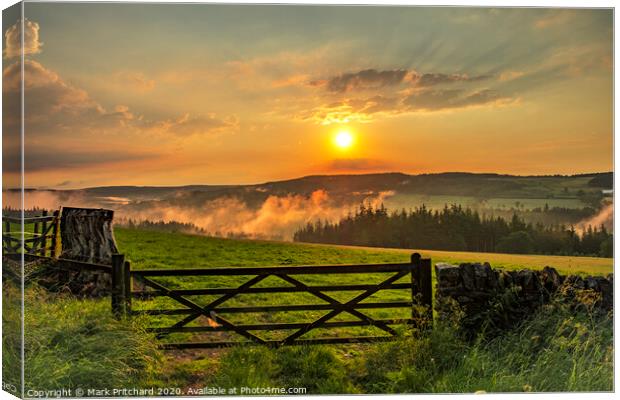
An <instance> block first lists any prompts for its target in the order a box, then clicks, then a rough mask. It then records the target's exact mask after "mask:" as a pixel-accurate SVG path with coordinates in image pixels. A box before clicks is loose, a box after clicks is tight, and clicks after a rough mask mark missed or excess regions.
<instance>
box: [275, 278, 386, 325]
mask: <svg viewBox="0 0 620 400" xmlns="http://www.w3.org/2000/svg"><path fill="white" fill-rule="evenodd" d="M277 276H278V277H279V278H280V279H283V280H285V281H286V282H288V283H291V284H293V285H295V286H296V287H298V288H300V289H304V290H305V291H307V292H308V293H312V294H313V295H315V296H316V297H318V298H319V299H321V300H325V301H326V302H328V303H330V304H332V305H333V306H335V307H342V306H343V304H342V303H341V302H339V301H338V300H336V299H334V298H333V297H331V296H329V295H327V294H325V293H323V292H321V291H320V290H316V289H314V288H311V287H310V286H308V285H306V284H305V283H303V282H300V281H299V280H297V279H295V278H292V277H290V276H288V275H286V274H278V275H277ZM346 311H347V312H348V313H349V314H351V315H353V316H355V317H357V318H359V319H360V320H362V321H365V322H368V323H369V324H370V325H373V326H376V327H377V328H379V329H382V330H384V331H385V332H387V333H389V334H390V335H392V336H397V335H398V333H397V332H396V331H395V330H394V329H392V328H390V327H389V326H388V325H387V324H386V323H384V322H380V321H375V320H374V319H373V318H371V317H369V316H368V315H366V314H364V313H362V312H360V311H358V310H356V309H355V308H351V309H348V310H346Z"/></svg>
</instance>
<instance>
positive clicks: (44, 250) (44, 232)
mask: <svg viewBox="0 0 620 400" xmlns="http://www.w3.org/2000/svg"><path fill="white" fill-rule="evenodd" d="M42 214H43V216H44V217H47V210H43V213H42ZM39 254H40V255H42V256H43V257H45V255H46V254H47V221H46V220H43V222H41V251H40V253H39Z"/></svg>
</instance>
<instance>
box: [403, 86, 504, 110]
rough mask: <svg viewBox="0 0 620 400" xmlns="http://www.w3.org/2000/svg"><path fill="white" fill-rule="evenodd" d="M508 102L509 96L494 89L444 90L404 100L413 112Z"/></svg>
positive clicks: (418, 93) (419, 94) (423, 92)
mask: <svg viewBox="0 0 620 400" xmlns="http://www.w3.org/2000/svg"><path fill="white" fill-rule="evenodd" d="M507 101H510V98H509V97H508V96H503V95H501V94H500V93H499V92H497V91H495V90H492V89H483V90H479V91H476V92H471V93H466V92H465V91H463V90H461V89H444V90H421V91H417V92H414V93H412V94H411V95H409V96H408V97H406V98H405V99H404V100H403V104H404V105H405V106H407V107H408V109H409V110H411V111H424V110H425V111H438V110H446V109H455V108H465V107H471V106H481V105H487V104H490V103H499V102H507Z"/></svg>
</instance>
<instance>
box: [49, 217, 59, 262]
mask: <svg viewBox="0 0 620 400" xmlns="http://www.w3.org/2000/svg"><path fill="white" fill-rule="evenodd" d="M53 215H54V222H53V224H54V228H53V230H52V244H51V247H52V250H51V252H50V256H51V257H52V258H57V257H58V255H59V254H58V248H57V247H58V233H59V231H60V210H54V214H53Z"/></svg>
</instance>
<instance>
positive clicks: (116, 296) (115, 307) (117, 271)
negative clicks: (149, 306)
mask: <svg viewBox="0 0 620 400" xmlns="http://www.w3.org/2000/svg"><path fill="white" fill-rule="evenodd" d="M124 268H125V256H124V255H123V254H112V314H114V316H115V317H116V318H117V319H120V318H121V315H122V314H123V308H124V303H125V299H124V296H123V294H124V292H125V290H124V282H123V281H124V279H123V277H124V276H123V275H124Z"/></svg>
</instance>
